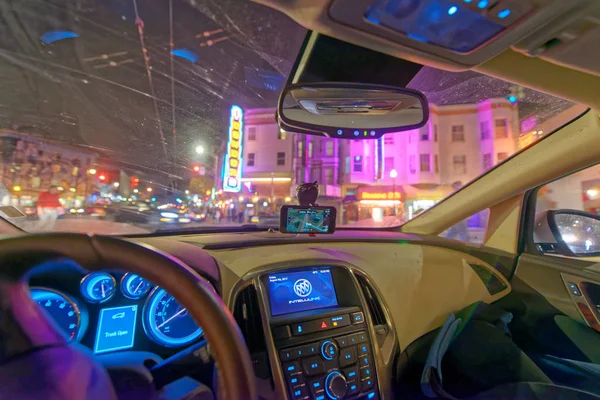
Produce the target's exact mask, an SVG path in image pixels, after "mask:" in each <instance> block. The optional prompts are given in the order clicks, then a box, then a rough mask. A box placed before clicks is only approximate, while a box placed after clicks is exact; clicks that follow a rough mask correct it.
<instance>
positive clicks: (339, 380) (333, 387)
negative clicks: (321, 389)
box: [325, 371, 348, 399]
mask: <svg viewBox="0 0 600 400" xmlns="http://www.w3.org/2000/svg"><path fill="white" fill-rule="evenodd" d="M347 390H348V384H347V383H346V377H345V376H344V375H342V374H340V373H339V372H338V371H333V372H330V373H329V375H327V378H325V392H326V393H327V395H328V396H329V397H331V398H332V399H341V398H342V397H344V396H345V395H346V391H347Z"/></svg>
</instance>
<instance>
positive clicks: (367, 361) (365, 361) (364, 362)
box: [358, 355, 371, 367]
mask: <svg viewBox="0 0 600 400" xmlns="http://www.w3.org/2000/svg"><path fill="white" fill-rule="evenodd" d="M358 361H359V363H360V366H361V367H368V366H369V365H371V356H369V355H365V356H360V359H359V360H358Z"/></svg>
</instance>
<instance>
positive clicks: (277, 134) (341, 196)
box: [242, 98, 520, 223]
mask: <svg viewBox="0 0 600 400" xmlns="http://www.w3.org/2000/svg"><path fill="white" fill-rule="evenodd" d="M258 115H260V117H257V116H258ZM274 116H275V110H274V109H262V110H246V118H245V135H244V163H245V165H244V168H243V172H242V174H243V179H244V180H246V181H248V180H250V181H251V180H253V179H254V180H256V179H259V180H260V178H262V182H258V181H257V182H256V184H257V186H256V187H257V188H259V183H261V184H263V185H262V187H261V188H260V189H258V190H257V192H259V193H258V197H259V198H260V199H259V202H265V201H266V202H268V203H269V205H270V206H271V203H272V206H273V208H276V207H277V206H279V205H281V204H285V203H286V198H288V197H292V199H293V196H294V190H295V187H296V185H298V184H300V183H304V182H309V181H318V182H319V184H320V186H321V196H322V200H321V203H326V204H328V205H335V206H336V207H338V216H339V219H340V221H339V222H344V223H352V222H353V221H357V220H363V219H368V218H371V216H372V214H373V212H374V209H378V210H377V212H378V213H381V214H383V215H391V214H395V215H399V216H402V217H404V218H410V217H411V216H412V215H413V214H414V213H415V212H418V211H419V210H422V209H425V208H428V207H431V206H432V205H433V204H435V202H437V201H439V200H441V199H442V198H443V197H445V196H447V195H448V194H449V193H451V191H452V190H453V189H452V185H453V184H455V183H456V182H460V183H461V184H465V183H467V182H468V181H470V180H472V179H473V178H475V177H477V176H478V175H480V174H481V173H482V172H484V171H485V170H487V169H490V168H491V167H492V166H494V165H495V164H497V163H498V162H501V161H502V160H504V159H505V158H507V157H508V156H510V155H511V154H513V153H514V152H515V151H516V150H517V138H518V136H519V134H520V132H519V118H518V110H517V107H516V106H513V105H511V104H510V103H509V102H508V101H507V100H505V99H503V98H502V99H488V100H485V101H483V102H480V103H477V104H462V105H444V106H435V105H432V106H431V116H430V120H429V122H428V123H427V125H425V126H424V127H422V128H421V129H418V130H413V131H407V132H398V133H393V134H388V135H385V136H384V137H383V138H381V139H379V140H337V139H328V138H323V137H317V136H307V135H296V134H293V133H290V132H285V133H284V132H281V131H280V130H279V128H278V126H277V124H276V123H275V118H274ZM253 131H254V132H255V133H256V136H254V135H249V132H253ZM282 136H283V137H282ZM249 138H250V139H249ZM252 138H254V140H251V139H252ZM247 141H248V142H247ZM253 141H255V143H251V142H253ZM249 160H253V161H251V164H252V165H247V164H248V161H249ZM259 160H262V162H263V163H265V165H261V164H260V162H261V161H259ZM282 160H285V162H282ZM271 172H273V174H272V175H273V177H274V178H286V179H280V180H273V181H268V182H267V180H268V179H267V180H265V179H264V178H269V176H271ZM265 174H267V175H269V176H267V175H265ZM287 178H289V181H288V180H287ZM265 184H266V186H265ZM277 188H279V190H277ZM263 199H265V200H264V201H263ZM289 201H290V200H289V199H288V200H287V202H289Z"/></svg>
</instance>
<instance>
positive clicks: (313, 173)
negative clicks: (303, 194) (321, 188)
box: [310, 168, 321, 182]
mask: <svg viewBox="0 0 600 400" xmlns="http://www.w3.org/2000/svg"><path fill="white" fill-rule="evenodd" d="M320 180H321V168H313V169H311V170H310V181H311V182H314V181H317V182H319V181H320Z"/></svg>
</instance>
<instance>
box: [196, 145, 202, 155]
mask: <svg viewBox="0 0 600 400" xmlns="http://www.w3.org/2000/svg"><path fill="white" fill-rule="evenodd" d="M196 154H204V146H202V145H201V144H199V145H198V146H196Z"/></svg>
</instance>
